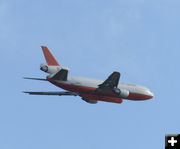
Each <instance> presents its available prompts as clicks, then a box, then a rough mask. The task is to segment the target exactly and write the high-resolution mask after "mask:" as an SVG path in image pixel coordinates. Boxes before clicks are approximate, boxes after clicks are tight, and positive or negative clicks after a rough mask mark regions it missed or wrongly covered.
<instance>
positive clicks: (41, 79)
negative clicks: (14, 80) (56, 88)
mask: <svg viewBox="0 0 180 149" xmlns="http://www.w3.org/2000/svg"><path fill="white" fill-rule="evenodd" d="M24 79H30V80H40V81H47V80H46V79H43V78H29V77H24Z"/></svg>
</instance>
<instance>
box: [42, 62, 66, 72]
mask: <svg viewBox="0 0 180 149" xmlns="http://www.w3.org/2000/svg"><path fill="white" fill-rule="evenodd" d="M61 69H66V70H68V71H69V68H66V67H62V66H48V65H47V64H44V63H42V64H41V65H40V70H42V71H44V72H47V73H49V74H55V73H57V72H58V71H60V70H61Z"/></svg>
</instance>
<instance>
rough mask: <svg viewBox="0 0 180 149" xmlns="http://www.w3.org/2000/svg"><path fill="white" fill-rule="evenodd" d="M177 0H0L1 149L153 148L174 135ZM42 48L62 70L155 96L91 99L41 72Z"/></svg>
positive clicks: (178, 126) (178, 129) (177, 128)
mask: <svg viewBox="0 0 180 149" xmlns="http://www.w3.org/2000/svg"><path fill="white" fill-rule="evenodd" d="M179 8H180V1H179V0H51V1H50V0H49V1H48V0H0V48H1V54H0V63H1V66H0V67H1V93H0V97H1V98H0V148H2V149H39V148H43V149H49V148H53V149H60V148H61V149H92V148H93V149H96V148H97V149H99V148H102V149H110V148H112V149H120V148H122V149H134V148H136V149H152V148H153V149H160V148H164V142H165V140H164V137H165V134H167V133H171V134H173V133H180V119H179V113H180V108H179V107H180V98H179V77H180V71H179V62H180V58H179V57H180V42H179V39H180V15H179V14H180V9H179ZM41 45H46V46H48V47H49V49H50V50H51V51H52V53H53V54H54V55H55V56H56V58H57V59H58V61H59V63H60V64H61V65H64V66H68V67H69V68H70V73H69V75H72V76H84V77H90V78H91V77H92V78H97V79H102V80H103V79H106V78H107V77H108V76H109V75H110V74H111V73H112V72H113V71H119V72H121V80H120V81H121V82H129V83H135V84H140V85H144V86H146V87H148V88H150V89H151V90H152V91H153V92H154V94H155V97H154V99H152V100H149V101H143V102H134V101H125V100H124V102H123V103H122V104H114V103H105V102H99V103H98V104H96V105H91V104H88V103H86V102H84V101H82V100H81V98H80V97H54V96H53V97H52V96H30V95H26V94H23V93H22V91H24V90H26V91H28V90H29V91H59V90H61V89H59V88H57V87H55V86H53V85H52V84H50V83H48V82H39V81H31V80H24V79H22V77H23V76H29V77H42V78H44V77H45V76H46V74H45V73H44V72H42V71H40V70H39V64H40V63H42V62H45V59H44V57H43V55H42V51H41V48H40V46H41Z"/></svg>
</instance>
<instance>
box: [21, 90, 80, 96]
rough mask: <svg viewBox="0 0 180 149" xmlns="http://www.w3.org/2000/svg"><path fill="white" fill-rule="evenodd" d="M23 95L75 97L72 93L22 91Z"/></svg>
mask: <svg viewBox="0 0 180 149" xmlns="http://www.w3.org/2000/svg"><path fill="white" fill-rule="evenodd" d="M24 93H27V94H30V95H58V96H62V95H70V96H77V95H78V94H77V93H74V92H29V91H24Z"/></svg>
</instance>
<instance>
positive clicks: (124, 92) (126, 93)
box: [113, 88, 129, 98]
mask: <svg viewBox="0 0 180 149" xmlns="http://www.w3.org/2000/svg"><path fill="white" fill-rule="evenodd" d="M113 91H114V93H115V94H117V95H118V96H119V97H121V98H126V97H128V96H129V91H128V90H125V89H119V88H114V89H113Z"/></svg>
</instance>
